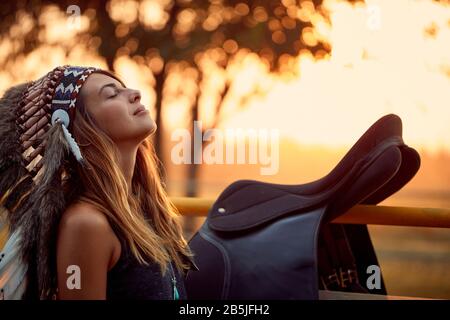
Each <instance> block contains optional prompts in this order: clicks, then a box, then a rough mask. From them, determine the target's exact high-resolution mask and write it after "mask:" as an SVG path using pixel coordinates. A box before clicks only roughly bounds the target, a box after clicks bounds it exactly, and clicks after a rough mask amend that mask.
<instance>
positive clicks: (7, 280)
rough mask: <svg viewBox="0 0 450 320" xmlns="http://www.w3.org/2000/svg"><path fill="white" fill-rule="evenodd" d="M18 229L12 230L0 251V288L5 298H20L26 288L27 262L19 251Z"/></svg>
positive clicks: (19, 236)
mask: <svg viewBox="0 0 450 320" xmlns="http://www.w3.org/2000/svg"><path fill="white" fill-rule="evenodd" d="M21 237H22V233H21V231H20V229H17V230H16V231H15V232H13V233H12V234H11V235H10V236H9V238H8V240H7V241H6V244H5V246H4V248H3V250H2V251H1V252H0V256H1V257H2V259H1V260H0V289H2V292H1V293H2V294H1V296H2V297H1V298H3V299H5V300H18V299H21V298H22V296H23V294H24V292H25V288H26V272H27V267H28V266H27V264H26V263H25V262H24V261H23V259H22V255H21V252H20V247H19V244H20V239H21Z"/></svg>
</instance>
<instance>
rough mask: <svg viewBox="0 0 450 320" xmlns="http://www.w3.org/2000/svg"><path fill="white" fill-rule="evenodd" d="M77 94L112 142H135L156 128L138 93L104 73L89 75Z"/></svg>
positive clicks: (137, 142) (141, 139)
mask: <svg viewBox="0 0 450 320" xmlns="http://www.w3.org/2000/svg"><path fill="white" fill-rule="evenodd" d="M80 95H81V98H82V99H83V102H84V105H85V108H86V111H87V112H88V113H89V114H90V115H91V117H93V118H94V119H95V121H96V123H97V125H98V126H99V127H100V128H101V129H103V130H104V131H105V132H106V134H107V135H108V136H109V137H110V138H111V139H112V140H113V141H114V142H115V143H116V144H122V143H130V142H131V143H135V144H139V143H140V142H142V141H143V140H144V139H145V138H146V137H147V136H149V135H151V134H152V133H154V132H155V130H156V124H155V122H154V121H153V119H152V118H151V117H150V113H149V111H148V110H147V109H146V108H145V107H144V106H143V105H142V104H141V102H140V101H141V94H140V92H139V91H138V90H133V89H129V88H124V87H123V86H122V84H121V83H120V82H119V81H117V80H116V79H114V78H112V77H110V76H108V75H105V74H101V73H93V74H91V75H90V76H89V78H88V79H87V80H86V82H85V83H84V85H83V87H82V89H81V93H80ZM142 109H143V111H141V112H139V110H142Z"/></svg>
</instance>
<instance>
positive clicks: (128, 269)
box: [106, 241, 187, 300]
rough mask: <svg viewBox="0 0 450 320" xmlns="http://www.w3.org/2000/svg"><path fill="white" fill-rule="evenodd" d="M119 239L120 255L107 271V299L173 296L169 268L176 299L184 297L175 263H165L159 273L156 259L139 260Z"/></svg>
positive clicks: (170, 298) (161, 298) (150, 298)
mask: <svg viewBox="0 0 450 320" xmlns="http://www.w3.org/2000/svg"><path fill="white" fill-rule="evenodd" d="M120 242H121V245H122V250H121V254H120V258H119V260H118V261H117V263H116V264H115V265H114V267H113V268H112V269H111V270H109V271H108V276H107V294H106V298H107V299H108V300H110V299H112V300H114V299H115V300H118V299H129V300H173V299H174V295H173V285H172V281H171V278H172V270H173V272H174V273H175V275H176V280H177V282H176V287H177V290H178V294H179V299H181V300H186V299H187V297H186V289H185V286H184V277H183V273H182V272H180V271H179V270H177V267H176V265H175V263H172V269H171V268H170V265H168V266H167V271H166V273H165V276H164V277H163V276H162V273H161V270H160V266H159V264H158V263H156V262H151V263H149V264H148V265H144V264H140V263H139V261H138V260H137V259H136V258H135V257H134V255H133V253H132V252H131V250H130V249H129V247H128V245H126V243H125V242H124V241H120Z"/></svg>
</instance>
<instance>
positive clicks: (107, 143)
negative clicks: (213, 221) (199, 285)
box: [69, 74, 193, 274]
mask: <svg viewBox="0 0 450 320" xmlns="http://www.w3.org/2000/svg"><path fill="white" fill-rule="evenodd" d="M111 76H113V77H114V78H116V79H117V77H116V76H115V75H113V74H111ZM71 131H72V132H73V135H74V137H75V140H76V141H77V143H78V145H79V146H80V149H81V153H82V155H83V158H84V165H83V166H81V165H80V164H79V163H78V162H76V161H75V160H74V159H73V158H72V159H71V166H70V167H72V168H73V167H75V168H76V170H75V172H73V174H72V175H71V179H73V183H69V185H77V182H78V183H81V185H82V186H83V189H82V190H81V189H78V194H79V197H78V200H79V201H83V202H86V203H89V204H91V205H93V206H94V207H96V208H97V209H98V210H99V211H100V212H102V213H103V214H104V215H105V216H106V217H107V218H108V220H109V222H110V224H111V227H112V228H113V230H114V231H115V232H116V233H117V234H118V236H120V237H121V238H122V239H124V240H125V241H126V243H127V245H128V246H129V248H130V249H131V252H132V253H133V255H134V256H135V257H136V258H137V259H138V261H139V262H141V263H143V264H147V263H149V259H151V260H153V261H154V262H157V263H158V264H159V265H160V267H161V271H162V273H163V274H165V272H166V270H167V265H168V262H169V261H170V260H171V259H173V261H174V263H175V264H176V266H177V268H178V269H179V270H188V269H189V265H188V264H187V263H186V262H187V260H186V259H184V258H183V256H184V257H192V256H193V254H192V252H191V251H190V250H189V247H188V245H187V242H186V240H185V239H184V237H183V230H182V226H181V220H180V219H181V215H180V214H179V212H178V211H177V209H176V207H175V206H174V205H173V204H172V202H171V201H170V199H169V197H168V195H167V193H166V191H165V188H164V186H163V183H162V181H161V172H160V168H161V166H160V161H159V159H158V157H157V155H156V153H155V150H154V148H153V144H152V141H151V136H149V137H147V138H146V139H145V140H144V141H143V142H142V143H141V144H140V145H139V147H138V151H137V155H136V163H135V168H134V173H133V178H132V186H131V190H129V186H128V185H127V183H126V180H125V177H124V175H123V173H122V171H121V170H120V168H119V166H118V159H119V153H118V149H117V147H116V145H115V143H114V142H113V141H112V140H111V139H110V138H109V136H108V135H107V134H106V133H105V132H104V131H103V130H102V129H101V128H100V127H99V126H98V125H97V124H96V122H95V119H93V118H92V117H91V116H90V115H89V113H88V112H87V110H86V108H85V106H84V103H83V102H82V100H80V103H78V105H77V107H76V116H75V121H74V123H73V127H72V128H71ZM77 180H78V181H77ZM69 193H70V194H72V198H76V193H74V192H69Z"/></svg>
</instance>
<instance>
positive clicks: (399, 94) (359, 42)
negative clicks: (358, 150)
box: [0, 0, 450, 151]
mask: <svg viewBox="0 0 450 320" xmlns="http://www.w3.org/2000/svg"><path fill="white" fill-rule="evenodd" d="M304 3H306V4H305V5H304V8H303V9H304V10H303V13H305V12H306V14H307V15H308V19H309V20H310V21H311V22H312V24H313V25H314V28H313V29H312V28H309V30H306V32H303V34H302V37H303V40H304V41H310V42H311V41H313V42H314V41H317V39H326V40H327V41H328V42H329V43H330V44H331V48H332V49H331V54H330V55H327V56H325V57H324V58H323V59H320V60H316V59H315V58H314V57H312V56H311V55H310V54H309V53H306V52H301V53H300V54H299V56H298V57H297V58H296V59H295V60H294V61H291V62H290V65H289V66H290V68H291V71H293V72H294V73H295V74H296V75H295V76H289V77H287V76H283V75H282V76H278V75H270V74H268V73H267V68H266V66H265V65H264V64H263V63H262V62H261V61H260V60H259V59H258V57H257V56H256V55H248V54H246V53H244V52H242V53H241V54H238V55H237V58H236V59H235V60H236V63H235V64H234V65H230V66H229V67H228V68H227V69H226V70H223V69H218V68H214V66H212V65H211V64H210V65H208V62H207V61H205V66H207V67H208V68H210V70H211V72H210V76H209V77H208V79H206V80H205V81H204V83H203V84H202V87H201V88H200V89H201V90H208V89H209V88H214V87H217V86H221V85H222V84H223V81H225V79H227V78H228V79H229V78H232V79H234V84H233V87H232V92H233V95H232V96H236V97H239V95H241V94H245V92H246V91H248V90H251V89H252V88H254V87H258V88H259V90H260V91H261V92H264V93H265V94H264V95H256V96H254V97H253V98H251V99H250V100H248V101H247V102H246V105H245V106H243V107H242V108H240V109H239V110H240V111H238V112H236V104H237V103H236V100H233V99H232V98H230V99H229V100H228V101H227V102H226V104H225V108H224V110H223V117H222V121H221V122H220V125H219V127H220V128H237V127H242V128H275V129H278V130H280V134H281V137H288V138H293V139H295V140H296V141H298V142H299V143H301V144H319V145H325V146H339V145H347V144H348V143H350V142H352V141H353V140H354V139H355V137H356V136H358V135H359V134H360V133H362V132H363V131H364V130H365V129H366V128H367V127H368V126H369V125H370V124H371V123H372V122H374V121H375V120H376V119H377V118H379V117H380V116H381V115H384V114H386V113H396V114H398V115H400V116H401V117H402V119H403V121H404V135H405V140H406V141H407V142H408V143H410V144H414V145H415V146H420V147H425V148H426V149H428V150H431V151H433V150H441V149H445V150H450V126H449V125H448V123H449V120H450V5H448V4H440V3H436V2H433V1H425V0H424V1H406V0H396V1H388V0H386V1H381V0H380V1H366V4H358V5H351V4H349V3H347V2H345V1H334V0H330V1H324V7H325V8H327V10H328V11H329V12H330V18H331V25H329V24H328V23H326V21H325V20H324V19H323V17H322V16H321V15H319V14H317V13H316V12H315V11H314V6H313V5H312V3H308V1H304ZM124 8H125V9H124ZM119 9H121V10H117V8H116V11H115V12H116V15H119V13H117V12H121V11H123V10H126V6H123V5H122V7H120V6H119ZM155 10H156V9H155ZM155 10H153V14H152V15H150V16H149V17H147V18H148V19H162V18H163V16H161V15H158V14H156V13H155ZM131 12H132V11H131ZM88 14H89V12H88V13H87V14H86V15H88ZM121 17H126V15H123V14H122V16H118V17H117V19H120V18H121ZM47 18H48V19H47V20H48V21H49V22H48V23H49V27H50V28H47V30H46V32H45V34H44V35H43V36H45V37H47V39H48V40H49V41H50V42H54V43H55V42H58V41H60V42H62V43H66V44H70V42H71V41H73V40H71V37H67V35H68V34H70V32H72V33H74V32H77V31H76V30H72V29H69V28H68V26H67V23H66V21H65V19H66V18H65V16H64V13H62V12H57V11H55V10H51V9H50V10H48V12H47ZM88 23H89V22H88V19H87V17H86V16H85V17H83V18H82V20H81V29H83V28H86V26H87V24H88ZM30 27H31V26H29V25H28V24H27V19H26V16H24V17H23V19H22V23H21V24H20V27H19V26H17V27H13V28H12V31H11V32H19V33H20V32H21V31H20V28H22V29H26V28H30ZM73 45H74V48H73V49H72V50H71V51H70V52H69V57H68V58H66V57H65V54H64V50H63V49H62V48H61V49H60V50H59V49H55V48H52V49H50V48H48V47H40V48H36V50H35V51H34V52H33V53H32V54H30V55H29V56H27V57H24V58H21V59H18V61H17V62H16V64H17V70H16V72H15V73H14V74H13V75H11V74H9V73H8V72H6V71H1V72H0V92H3V91H4V90H5V89H6V88H7V87H8V86H9V85H11V84H12V83H17V82H20V81H23V80H26V79H33V78H36V77H38V76H40V75H42V74H44V73H46V72H47V71H48V70H49V69H50V68H52V67H53V66H55V65H57V64H63V63H71V64H80V65H86V63H87V64H89V65H97V66H100V67H105V62H104V61H103V59H102V58H101V57H98V56H96V54H95V53H94V52H88V50H86V49H87V48H85V47H83V46H77V45H76V44H75V43H73ZM8 48H9V46H8V42H7V41H5V40H3V41H2V42H1V43H0V58H1V57H2V56H3V55H4V53H5V52H6V51H7V50H8ZM115 66H116V69H117V72H118V73H119V74H120V75H121V76H122V77H123V78H124V79H125V82H126V83H127V85H128V86H130V87H136V88H139V89H141V90H142V93H143V103H144V104H145V105H147V106H149V108H151V107H152V105H153V103H154V100H155V97H154V92H153V90H152V85H153V77H152V73H151V69H150V68H149V67H145V66H141V65H138V64H137V63H136V62H135V61H133V60H131V59H129V58H126V57H122V58H120V59H118V60H117V61H116V65H115ZM191 74H192V73H191ZM189 76H190V74H189V70H188V71H187V72H186V71H185V73H184V74H182V73H180V74H179V75H178V78H177V76H176V75H174V76H173V77H172V78H173V79H172V84H173V86H176V85H177V83H179V82H180V81H183V84H184V86H186V88H187V89H186V91H187V94H186V97H185V98H184V99H179V100H176V101H169V102H166V109H165V113H164V114H165V116H166V119H168V121H169V125H170V126H169V129H170V128H172V129H173V128H176V127H178V126H181V125H184V124H183V120H184V119H185V118H186V117H185V114H184V113H185V112H187V109H188V108H187V104H188V103H190V99H189V81H188V80H187V78H189ZM177 81H178V82H177ZM194 87H195V86H194V84H193V85H192V90H194V89H195V88H194ZM211 91H213V90H211ZM214 99H215V97H214V96H213V95H212V96H211V97H206V98H205V99H203V100H202V101H200V108H201V110H203V119H204V122H205V124H206V125H207V124H208V121H207V120H208V107H209V105H210V104H212V103H213V102H214Z"/></svg>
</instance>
